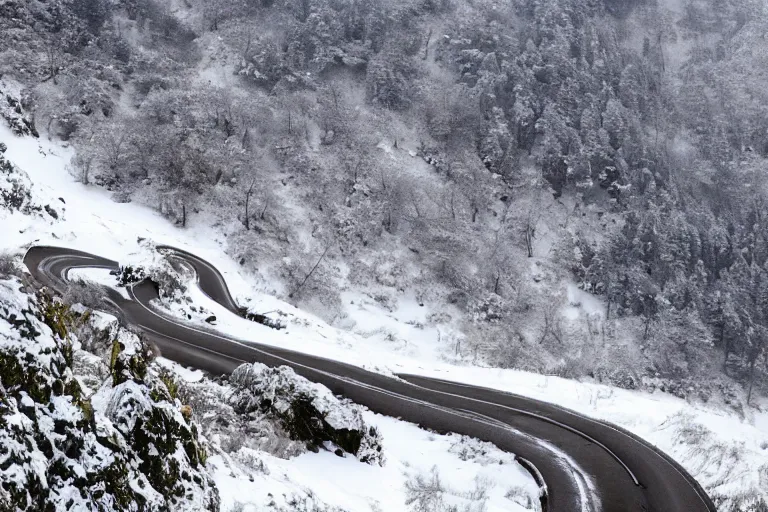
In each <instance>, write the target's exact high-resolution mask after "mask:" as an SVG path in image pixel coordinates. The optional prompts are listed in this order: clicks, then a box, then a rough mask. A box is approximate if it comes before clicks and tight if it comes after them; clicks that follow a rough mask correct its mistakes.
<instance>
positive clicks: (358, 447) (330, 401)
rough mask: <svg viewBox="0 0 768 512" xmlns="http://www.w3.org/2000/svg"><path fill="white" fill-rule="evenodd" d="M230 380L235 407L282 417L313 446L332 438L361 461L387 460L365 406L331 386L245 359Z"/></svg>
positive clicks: (243, 411) (295, 435)
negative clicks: (336, 393)
mask: <svg viewBox="0 0 768 512" xmlns="http://www.w3.org/2000/svg"><path fill="white" fill-rule="evenodd" d="M230 384H231V385H232V387H233V394H232V396H231V397H230V403H231V404H232V406H233V407H234V409H235V411H237V412H239V413H241V414H251V413H258V412H261V413H264V414H267V415H269V416H273V417H276V418H278V419H279V420H280V422H281V424H282V426H283V428H284V429H285V430H286V431H287V432H288V434H289V435H290V437H291V438H292V439H295V440H301V441H304V442H306V443H307V446H308V447H309V448H311V449H315V450H316V449H317V448H318V447H320V446H323V445H324V444H325V443H328V442H330V443H332V444H333V445H335V446H336V447H338V449H339V450H342V451H343V452H346V453H351V454H353V455H355V456H357V457H358V459H359V460H360V461H361V462H366V463H368V464H383V463H384V456H383V453H382V446H381V442H382V440H381V435H380V434H379V432H378V430H376V428H375V427H369V426H368V425H366V423H365V421H364V420H363V415H362V410H361V408H360V406H358V405H355V404H353V403H352V402H350V401H348V400H344V399H339V398H336V397H335V396H334V395H333V393H331V391H330V390H329V389H328V388H326V387H325V386H322V385H320V384H315V383H312V382H310V381H308V380H307V379H305V378H303V377H301V376H299V375H296V373H295V372H294V371H293V370H292V369H291V368H289V367H287V366H280V367H278V368H270V367H267V366H265V365H263V364H261V363H253V364H244V365H242V366H240V367H239V368H237V369H235V371H234V372H232V376H231V377H230ZM339 453H340V452H339V451H337V454H339Z"/></svg>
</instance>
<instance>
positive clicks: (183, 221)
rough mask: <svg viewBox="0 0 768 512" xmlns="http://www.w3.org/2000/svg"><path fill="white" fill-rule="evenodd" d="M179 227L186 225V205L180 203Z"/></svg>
mask: <svg viewBox="0 0 768 512" xmlns="http://www.w3.org/2000/svg"><path fill="white" fill-rule="evenodd" d="M181 227H183V228H185V227H187V205H186V204H184V203H182V204H181Z"/></svg>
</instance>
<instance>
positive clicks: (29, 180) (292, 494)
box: [0, 85, 768, 511]
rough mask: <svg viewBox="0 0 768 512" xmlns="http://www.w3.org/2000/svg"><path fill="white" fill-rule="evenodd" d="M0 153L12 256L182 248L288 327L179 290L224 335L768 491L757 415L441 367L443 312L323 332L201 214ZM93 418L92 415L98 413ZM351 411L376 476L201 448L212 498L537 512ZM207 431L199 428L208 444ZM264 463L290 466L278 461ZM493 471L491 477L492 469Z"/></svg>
mask: <svg viewBox="0 0 768 512" xmlns="http://www.w3.org/2000/svg"><path fill="white" fill-rule="evenodd" d="M5 88H6V90H7V89H8V86H7V85H6V86H5ZM0 142H2V143H3V144H5V146H6V147H7V149H6V151H5V153H4V156H5V158H7V160H8V161H9V162H11V163H13V164H14V165H15V167H13V168H12V169H11V168H9V169H11V170H9V171H8V174H7V175H8V176H10V175H12V176H13V179H14V180H17V181H19V182H21V183H22V184H23V185H24V186H25V187H28V188H29V190H30V195H29V197H28V198H27V199H26V201H28V202H29V204H33V205H37V207H36V208H33V209H31V210H26V211H25V210H24V209H22V210H21V211H19V210H18V209H12V208H11V209H8V208H2V209H0V226H2V235H3V236H2V237H1V238H0V249H1V250H4V251H8V252H10V253H11V254H15V255H16V256H17V257H18V256H20V255H21V254H23V252H24V250H25V248H26V247H29V246H30V245H31V244H52V245H60V246H67V247H73V248H77V249H81V250H86V251H90V252H94V253H96V254H99V255H102V256H106V257H110V258H113V259H116V260H119V261H121V262H125V263H131V264H135V265H144V266H146V267H148V268H151V267H152V266H153V265H155V266H156V265H158V264H159V263H158V261H159V258H160V259H161V257H160V256H159V255H158V254H157V253H156V252H154V251H153V250H152V247H153V246H154V244H169V245H173V246H176V247H179V248H182V249H188V250H190V251H192V252H194V253H195V254H198V255H200V256H201V257H204V258H206V259H208V260H209V261H211V262H212V263H214V264H215V265H216V266H217V267H218V268H219V269H220V270H221V271H222V273H223V274H224V275H225V277H226V279H227V283H228V285H229V286H230V288H231V289H232V290H233V293H234V295H235V296H236V297H237V299H238V301H239V302H240V303H241V304H246V305H248V306H249V308H251V309H252V310H254V311H258V312H262V313H268V316H270V317H271V318H274V319H276V320H279V321H280V322H281V323H283V324H284V325H285V328H284V329H281V330H275V329H270V328H268V327H266V326H261V325H257V324H254V323H252V322H247V321H245V320H242V319H240V318H238V317H235V316H234V315H232V314H230V313H228V312H227V311H225V310H223V309H222V308H221V307H220V306H218V305H217V304H215V303H213V302H212V301H210V300H209V299H208V298H207V297H205V296H204V295H203V294H202V293H201V292H200V291H199V290H198V289H197V287H196V286H195V283H194V282H193V281H190V282H189V283H188V286H187V288H186V289H187V292H186V297H185V298H187V299H189V300H190V303H193V304H195V305H196V306H197V307H199V306H202V307H203V308H205V310H206V312H207V313H213V314H214V315H215V316H216V317H217V328H218V329H220V330H222V332H226V333H228V334H231V335H233V336H237V337H240V338H244V339H258V340H259V341H260V342H263V343H271V344H275V345H280V346H284V347H288V348H292V349H295V350H301V351H306V352H310V353H315V354H322V355H324V356H325V357H333V358H336V359H339V360H343V361H347V362H350V363H353V364H358V365H361V366H364V367H366V368H369V369H374V370H378V371H381V372H385V373H394V372H408V373H416V374H423V375H433V376H439V377H442V378H447V379H451V380H456V381H462V382H467V383H471V384H476V385H482V386H487V387H493V388H498V389H503V390H507V391H510V392H514V393H519V394H523V395H527V396H531V397H535V398H539V399H542V400H546V401H550V402H554V403H557V404H560V405H562V406H565V407H569V408H572V409H575V410H577V411H579V412H582V413H584V414H587V415H591V416H594V417H597V418H601V419H606V420H609V421H612V422H614V423H617V424H619V425H621V426H623V427H625V428H627V429H629V430H631V431H633V432H635V433H636V434H638V435H640V436H642V437H644V438H645V439H648V440H649V441H651V442H652V443H654V444H656V445H657V446H659V447H660V448H662V449H663V450H665V451H666V452H668V453H669V454H670V455H672V456H673V457H674V458H676V459H677V460H678V461H680V462H681V463H682V464H683V466H685V467H686V468H687V469H688V470H689V471H690V472H691V473H692V474H693V475H694V476H695V477H696V478H697V479H699V481H700V482H701V483H702V484H703V485H704V486H705V487H706V488H707V490H708V492H710V494H711V495H713V497H715V498H716V499H718V501H719V502H720V503H724V504H731V505H734V506H737V507H745V508H743V509H744V510H746V509H747V508H746V507H747V504H748V503H750V502H754V501H755V500H756V499H757V498H759V497H760V496H764V494H763V493H765V492H766V489H768V486H766V479H767V478H768V414H766V413H764V412H761V410H760V409H759V408H757V409H750V410H746V411H744V410H741V411H737V410H735V409H734V408H733V407H727V406H724V405H722V404H713V405H711V406H708V405H707V404H705V403H702V402H698V403H695V404H692V403H688V402H685V401H683V400H681V399H678V398H674V397H672V396H670V395H667V394H664V393H661V392H656V393H652V394H651V393H646V392H640V391H628V390H621V389H615V388H610V387H607V386H604V385H601V384H596V383H590V382H577V381H573V380H566V379H562V378H558V377H551V376H543V375H537V374H530V373H525V372H520V371H512V370H502V369H488V368H482V367H479V366H473V365H472V364H469V363H471V360H469V361H468V360H461V359H460V358H457V359H453V360H446V358H445V357H444V352H441V351H437V350H435V347H434V346H433V345H432V344H433V341H431V340H432V339H433V338H434V336H435V335H436V336H442V335H448V334H450V333H447V334H443V333H437V332H430V330H433V329H434V327H430V326H429V325H430V317H431V316H433V315H436V314H439V313H440V312H439V311H430V310H429V309H428V308H424V307H420V306H418V305H416V304H413V305H410V306H408V305H402V306H400V307H399V308H398V309H396V310H393V311H386V308H382V307H381V304H373V303H371V302H369V301H367V300H366V299H365V298H364V297H362V296H350V297H348V298H349V300H350V301H351V302H353V303H354V305H355V306H356V308H355V309H356V310H357V311H358V313H357V315H359V316H357V318H356V324H360V325H368V326H369V329H370V332H361V331H359V330H355V329H353V330H351V331H347V330H343V329H339V328H337V327H332V326H330V325H328V324H327V323H325V322H323V321H322V320H320V319H319V318H317V317H315V316H313V315H311V314H307V313H305V312H302V311H301V310H298V309H296V308H295V307H293V306H291V305H289V304H287V303H285V302H282V301H279V300H277V299H275V298H274V297H272V296H270V295H268V294H265V293H263V292H258V291H256V289H257V285H256V284H255V282H254V276H251V275H248V274H247V273H244V272H242V270H241V268H240V267H239V265H238V264H237V262H235V261H232V260H231V259H230V258H229V257H228V256H227V254H226V244H227V240H226V239H225V238H224V237H222V235H221V234H220V233H219V232H218V231H217V228H216V226H211V225H208V224H207V223H206V218H205V217H204V216H202V215H201V216H196V217H195V218H194V219H193V220H191V222H190V224H189V225H188V226H187V228H186V229H183V230H182V229H179V228H177V227H176V226H174V225H172V224H171V223H169V222H168V221H167V220H166V219H164V218H163V217H161V216H159V215H158V214H157V213H155V212H154V211H151V210H149V209H148V208H145V207H142V206H137V205H135V204H133V203H116V202H114V201H113V200H112V198H110V196H109V194H108V193H107V192H106V191H104V190H103V189H100V188H95V187H87V186H84V185H82V184H80V183H76V182H75V180H74V179H73V178H72V177H71V175H70V174H69V172H68V170H67V169H68V163H69V160H70V158H71V157H72V152H71V150H70V149H69V148H67V147H64V146H62V145H60V144H55V143H49V142H47V141H46V140H44V139H36V138H34V137H30V136H26V137H20V136H17V135H15V134H13V133H12V132H11V131H10V129H9V128H8V127H6V126H4V125H3V126H0ZM3 179H5V177H3ZM51 211H53V212H54V213H51ZM81 275H85V276H86V277H92V278H93V280H95V281H101V282H108V277H107V276H104V275H98V273H94V274H89V273H88V272H84V273H83V272H81ZM9 290H10V289H9ZM570 293H571V294H572V295H573V297H569V299H570V303H571V306H570V308H569V309H567V310H565V314H567V315H569V316H570V317H571V318H577V319H578V318H581V319H584V321H586V319H587V318H589V316H590V314H592V313H594V310H596V309H599V307H600V304H599V302H596V301H595V299H594V298H592V297H591V296H589V295H587V294H583V292H580V291H578V290H571V291H570ZM579 294H581V295H579ZM577 295H578V296H577ZM401 303H402V304H405V303H404V302H402V301H401ZM182 304H184V303H183V302H182V303H177V302H173V301H167V302H165V303H163V304H159V306H160V307H165V308H167V309H168V310H169V311H171V312H173V313H175V314H179V315H182V314H183V315H184V316H185V317H186V318H187V319H188V320H189V321H192V322H203V321H204V315H200V314H192V313H193V312H192V311H191V310H190V309H189V307H188V305H187V306H184V305H182ZM198 311H199V310H198ZM187 315H188V316H187ZM425 333H429V334H430V335H425ZM4 336H7V334H5V333H4ZM382 336H383V339H382ZM386 340H389V342H386ZM425 340H426V341H425ZM383 341H384V342H383ZM160 364H163V365H165V367H166V368H167V369H169V370H170V371H172V372H173V374H174V375H176V377H177V378H178V379H179V381H189V383H190V387H191V388H193V387H194V386H195V385H200V384H199V383H200V382H201V381H202V379H203V378H202V375H200V374H199V373H198V372H191V371H187V370H185V369H182V368H179V367H178V366H177V365H174V364H172V363H170V362H167V361H163V360H160ZM195 383H197V384H195ZM218 386H219V384H216V383H212V382H208V383H207V384H205V385H204V387H206V389H208V390H209V391H210V392H214V393H215V392H221V393H225V394H226V393H228V392H231V390H230V391H226V389H227V388H223V391H222V389H220V388H219V387H218ZM217 389H218V391H216V390H217ZM99 393H103V392H101V391H100V392H99ZM99 393H97V394H96V395H94V399H95V400H96V401H95V403H96V404H99V403H106V402H107V401H108V400H107V399H106V398H105V399H104V400H102V399H100V398H98V397H99V396H100V395H99ZM734 403H735V404H737V403H738V402H734ZM94 407H95V408H96V410H97V412H98V411H99V410H100V409H98V407H96V406H94ZM208 412H209V413H211V411H208ZM213 414H215V411H213ZM362 414H363V419H364V421H365V422H366V423H368V424H371V425H375V426H376V427H377V428H378V430H379V432H380V433H381V434H382V437H383V447H384V451H383V453H384V456H385V458H386V463H385V464H384V465H383V466H377V465H369V466H364V465H362V464H360V463H359V462H357V461H356V460H354V458H349V457H347V458H340V457H337V456H336V455H334V454H333V453H332V452H328V451H321V452H320V453H316V454H315V453H302V454H301V455H296V453H299V452H301V451H303V450H299V451H298V452H297V451H291V450H288V451H287V452H282V453H280V452H279V451H277V450H275V449H274V447H273V448H266V446H267V445H268V444H269V442H266V443H265V441H264V440H262V441H257V440H254V441H253V443H252V444H251V443H242V445H243V446H242V447H241V446H237V445H233V440H231V439H223V438H218V439H214V438H213V437H212V438H210V439H209V442H210V443H212V446H213V447H215V453H212V454H211V456H210V457H209V458H208V462H207V468H208V471H210V472H211V474H212V475H213V479H214V481H215V483H216V485H217V486H218V487H219V490H220V494H221V500H222V505H223V510H243V509H245V508H244V507H251V508H250V510H266V509H269V508H268V507H270V506H271V507H273V508H275V507H277V509H278V510H316V509H315V508H312V507H318V506H326V505H327V506H328V507H338V509H339V510H349V511H358V510H360V511H364V510H381V511H388V510H392V511H395V510H403V508H404V507H405V506H406V502H407V501H408V500H410V499H411V498H413V497H414V495H413V493H414V492H416V491H414V490H413V489H414V488H416V489H417V490H418V488H419V486H421V488H429V487H430V485H429V483H430V481H431V479H435V478H439V479H440V481H441V482H442V485H441V486H440V488H441V489H443V491H441V494H442V497H441V499H442V500H443V502H444V503H451V502H455V503H461V502H462V500H463V499H465V497H466V496H469V495H472V496H479V497H481V499H479V502H480V503H485V505H486V506H487V510H526V509H533V508H534V507H535V506H536V504H537V501H536V499H535V496H536V492H537V491H536V488H535V484H533V481H532V480H531V479H530V477H529V476H527V474H525V473H524V472H523V471H522V470H521V469H520V468H519V467H518V466H517V465H516V463H514V462H513V461H512V459H511V456H510V455H509V454H503V453H500V452H498V450H495V449H494V448H493V447H489V446H483V445H480V444H478V443H477V442H476V441H472V440H468V439H464V438H460V437H458V436H439V435H435V434H431V433H428V432H424V431H422V430H420V429H418V428H417V427H415V426H413V425H409V424H405V423H402V422H399V421H396V420H393V419H390V418H384V417H381V416H377V415H375V414H372V413H370V412H363V413H362ZM196 421H201V422H202V423H203V425H205V421H206V419H205V418H204V417H200V418H197V419H196ZM214 431H215V429H208V430H206V427H203V433H205V434H206V435H208V434H211V433H213V432H214ZM252 435H253V436H255V437H258V435H259V434H258V432H253V433H252ZM267 441H268V440H267ZM260 443H261V444H260ZM281 448H285V446H283V447H281ZM270 450H272V453H270ZM275 453H277V454H278V455H282V456H285V455H286V453H291V454H292V455H296V456H293V457H292V458H290V459H282V458H277V457H276V456H275ZM500 463H501V466H502V468H501V469H499V468H498V467H497V466H496V465H497V464H500ZM433 466H436V467H437V468H439V475H438V474H436V473H432V467H433ZM490 466H493V470H491V469H490ZM422 490H423V489H422ZM473 493H474V494H473ZM414 499H416V498H414ZM270 503H273V505H270ZM321 503H323V504H326V505H319V504H321ZM280 507H282V508H280ZM301 507H303V508H301ZM515 507H517V508H515ZM471 510H474V509H471Z"/></svg>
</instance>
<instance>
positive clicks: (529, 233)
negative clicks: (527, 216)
mask: <svg viewBox="0 0 768 512" xmlns="http://www.w3.org/2000/svg"><path fill="white" fill-rule="evenodd" d="M535 236H536V235H535V231H534V229H533V228H532V227H531V225H530V223H529V224H528V225H527V226H526V227H525V247H526V249H528V257H529V258H533V238H534V237H535Z"/></svg>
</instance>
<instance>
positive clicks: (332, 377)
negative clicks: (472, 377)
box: [24, 246, 716, 512]
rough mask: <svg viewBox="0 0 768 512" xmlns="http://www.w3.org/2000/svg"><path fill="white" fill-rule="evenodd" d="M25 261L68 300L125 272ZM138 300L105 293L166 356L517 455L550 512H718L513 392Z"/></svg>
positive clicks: (593, 431) (588, 423)
mask: <svg viewBox="0 0 768 512" xmlns="http://www.w3.org/2000/svg"><path fill="white" fill-rule="evenodd" d="M162 249H163V250H166V251H169V252H170V253H172V257H174V258H178V259H180V260H183V261H184V262H185V263H186V264H188V265H190V266H191V267H192V268H194V269H195V271H196V272H197V275H198V284H199V286H200V288H201V290H202V291H203V292H204V293H205V294H206V295H208V296H209V297H210V298H211V299H212V300H214V301H216V302H218V303H219V304H221V305H222V306H224V307H226V308H227V309H228V310H230V311H232V312H233V313H235V314H239V311H238V306H237V303H236V302H235V301H234V300H233V298H232V296H231V295H230V293H229V289H228V288H227V285H226V282H225V281H224V278H223V276H222V275H221V273H220V272H219V271H218V270H217V269H216V268H215V267H214V266H213V265H211V264H210V263H208V262H206V261H205V260H203V259H201V258H198V257H197V256H195V255H193V254H191V253H188V252H185V251H181V250H178V249H174V248H171V247H163V248H162ZM24 263H25V264H26V266H27V268H28V269H29V271H30V273H31V274H32V276H33V277H34V278H35V280H36V281H37V282H38V283H39V284H41V285H45V286H48V287H51V288H53V289H55V290H57V291H59V292H63V291H64V290H65V289H66V287H67V286H68V285H67V275H68V272H69V271H70V270H71V269H74V268H89V267H90V268H93V267H95V268H108V269H116V268H117V267H118V263H117V262H116V261H112V260H108V259H105V258H101V257H99V256H95V255H92V254H88V253H84V252H80V251H76V250H72V249H64V248H58V247H49V246H38V247H33V248H31V249H30V250H29V251H28V252H27V254H26V256H25V258H24ZM128 293H129V296H130V299H127V298H125V297H124V296H123V295H121V294H120V293H119V292H118V291H116V290H113V289H110V290H107V289H105V297H104V309H105V310H108V311H110V312H111V313H114V314H116V315H117V316H118V317H119V318H120V319H121V321H123V322H124V323H126V324H128V325H130V326H132V327H134V328H136V329H138V330H140V331H141V332H142V333H143V334H144V335H145V337H146V338H147V339H149V340H150V341H152V342H153V343H155V344H156V345H157V346H158V347H159V349H160V351H161V353H162V355H163V356H164V357H166V358H168V359H172V360H174V361H177V362H179V363H181V364H183V365H186V366H192V367H195V368H199V369H201V370H205V371H207V372H210V373H213V374H222V373H229V372H231V371H232V370H233V369H234V368H236V367H237V366H239V365H240V364H242V363H245V362H253V361H259V362H262V363H264V364H267V365H270V366H278V365H287V366H290V367H291V368H293V369H294V370H295V371H296V373H298V374H300V375H302V376H304V377H306V378H307V379H310V380H312V381H315V382H319V383H322V384H324V385H325V386H327V387H328V388H330V389H331V390H332V391H333V392H334V393H336V394H341V395H344V396H346V397H347V398H349V399H351V400H353V401H355V402H357V403H360V404H363V405H365V406H367V407H368V408H370V409H371V410H373V411H376V412H378V413H381V414H385V415H388V416H394V417H399V418H402V419H404V420H406V421H410V422H414V423H418V424H419V425H422V426H424V427H427V428H431V429H434V430H437V431H441V432H443V431H445V432H448V431H450V432H456V433H460V434H465V435H469V436H472V437H477V438H480V439H483V440H486V441H490V442H492V443H494V444H495V445H497V446H499V447H500V448H502V449H503V450H506V451H509V452H512V453H515V454H517V456H518V457H519V458H521V459H522V460H521V463H523V465H525V466H527V467H530V466H531V465H532V466H535V468H536V469H537V470H538V475H537V476H539V477H540V478H542V479H543V481H544V483H545V484H546V485H545V492H544V493H543V498H542V504H543V505H544V506H545V507H546V510H547V511H548V512H600V511H602V512H635V511H637V512H716V508H715V505H714V504H713V503H712V501H711V500H710V498H709V497H708V496H707V494H706V492H704V490H703V489H702V488H701V486H700V485H699V484H698V483H697V482H696V480H695V479H694V478H693V477H691V476H690V475H689V474H688V473H687V472H686V471H685V470H684V469H683V468H682V467H681V466H680V465H679V464H677V463H676V462H674V461H673V460H672V459H671V458H669V457H668V456H666V455H665V454H663V453H662V452H660V451H659V450H657V449H656V448H654V447H653V446H651V445H650V444H649V443H647V442H645V441H643V440H641V439H640V438H638V437H637V436H634V435H632V434H630V433H628V432H626V431H625V430H623V429H621V428H619V427H616V426H614V425H611V424H609V423H606V422H602V421H598V420H595V419H591V418H588V417H586V416H582V415H580V414H577V413H575V412H573V411H570V410H567V409H564V408H561V407H558V406H555V405H552V404H549V403H546V402H541V401H538V400H534V399H531V398H526V397H523V396H518V395H514V394H510V393H503V392H500V391H496V390H492V389H486V388H480V387H474V386H468V385H464V384H458V383H455V382H449V381H443V380H439V379H432V378H426V377H420V376H416V375H407V374H401V375H397V377H398V378H390V377H387V376H384V375H380V374H377V373H373V372H369V371H366V370H363V369H361V368H359V367H356V366H352V365H348V364H345V363H340V362H338V361H333V360H330V359H325V358H322V357H318V356H313V355H308V354H303V353H300V352H295V351H292V350H286V349H282V348H279V347H274V346H269V345H263V344H260V343H258V342H256V341H254V340H240V339H234V338H231V337H228V336H224V335H222V334H220V333H217V332H216V331H215V330H214V329H212V328H211V329H207V328H201V327H198V326H194V325H190V324H188V323H185V322H184V321H183V320H181V319H179V318H175V317H172V316H170V315H167V314H166V313H163V312H161V311H160V310H159V309H157V308H155V307H154V306H153V305H152V301H153V300H154V299H157V297H158V295H157V290H156V288H155V286H154V285H153V284H152V283H150V282H149V281H143V282H141V283H139V284H137V285H135V286H133V287H131V288H128ZM254 333H255V334H254V336H256V333H258V329H256V328H255V329H254ZM532 471H533V472H534V473H536V470H532Z"/></svg>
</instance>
